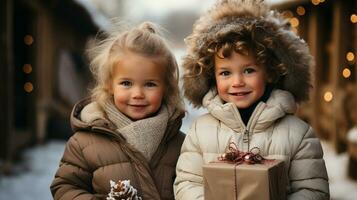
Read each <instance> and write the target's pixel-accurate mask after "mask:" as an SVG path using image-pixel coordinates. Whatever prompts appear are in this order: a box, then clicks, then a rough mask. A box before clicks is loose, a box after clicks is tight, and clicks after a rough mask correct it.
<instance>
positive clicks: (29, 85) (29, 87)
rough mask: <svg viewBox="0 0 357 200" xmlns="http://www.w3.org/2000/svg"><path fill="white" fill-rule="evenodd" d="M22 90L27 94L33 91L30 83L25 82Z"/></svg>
mask: <svg viewBox="0 0 357 200" xmlns="http://www.w3.org/2000/svg"><path fill="white" fill-rule="evenodd" d="M24 90H25V91H26V92H28V93H30V92H32V91H33V85H32V83H31V82H26V83H25V85H24Z"/></svg>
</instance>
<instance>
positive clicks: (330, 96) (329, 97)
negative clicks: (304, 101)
mask: <svg viewBox="0 0 357 200" xmlns="http://www.w3.org/2000/svg"><path fill="white" fill-rule="evenodd" d="M332 99H333V94H332V92H330V91H327V92H325V94H324V100H325V101H326V102H330V101H332Z"/></svg>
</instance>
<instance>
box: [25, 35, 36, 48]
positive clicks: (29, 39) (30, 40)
mask: <svg viewBox="0 0 357 200" xmlns="http://www.w3.org/2000/svg"><path fill="white" fill-rule="evenodd" d="M33 42H34V39H33V37H32V35H25V37H24V43H25V44H26V45H28V46H30V45H32V43H33Z"/></svg>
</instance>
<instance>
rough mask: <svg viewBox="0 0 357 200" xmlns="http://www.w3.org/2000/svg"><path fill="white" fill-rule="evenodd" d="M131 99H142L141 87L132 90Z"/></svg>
mask: <svg viewBox="0 0 357 200" xmlns="http://www.w3.org/2000/svg"><path fill="white" fill-rule="evenodd" d="M133 98H134V99H141V98H144V91H143V88H141V87H135V88H133Z"/></svg>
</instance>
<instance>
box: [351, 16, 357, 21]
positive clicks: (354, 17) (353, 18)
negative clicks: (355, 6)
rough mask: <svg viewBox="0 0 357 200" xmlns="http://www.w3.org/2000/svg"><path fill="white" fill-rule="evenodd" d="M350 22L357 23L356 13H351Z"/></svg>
mask: <svg viewBox="0 0 357 200" xmlns="http://www.w3.org/2000/svg"><path fill="white" fill-rule="evenodd" d="M351 22H352V23H357V15H356V14H352V15H351Z"/></svg>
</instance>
